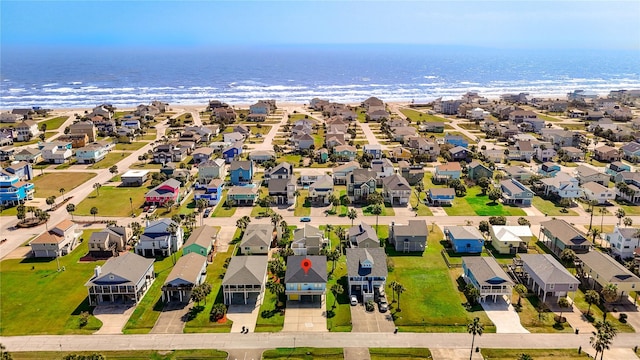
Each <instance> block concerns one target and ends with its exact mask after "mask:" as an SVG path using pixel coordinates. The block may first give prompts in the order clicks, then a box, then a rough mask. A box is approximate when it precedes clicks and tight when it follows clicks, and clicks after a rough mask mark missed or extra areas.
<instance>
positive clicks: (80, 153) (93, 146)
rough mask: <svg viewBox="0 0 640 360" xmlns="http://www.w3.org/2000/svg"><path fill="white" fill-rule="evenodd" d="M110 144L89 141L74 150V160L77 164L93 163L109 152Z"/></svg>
mask: <svg viewBox="0 0 640 360" xmlns="http://www.w3.org/2000/svg"><path fill="white" fill-rule="evenodd" d="M110 149H111V147H110V146H105V144H102V143H97V142H94V143H90V144H88V145H87V146H84V147H81V148H79V149H77V150H76V161H77V162H78V163H79V164H95V163H97V162H98V161H100V160H102V159H104V158H105V157H106V156H107V154H109V150H110Z"/></svg>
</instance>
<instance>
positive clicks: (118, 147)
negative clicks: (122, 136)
mask: <svg viewBox="0 0 640 360" xmlns="http://www.w3.org/2000/svg"><path fill="white" fill-rule="evenodd" d="M147 144H148V143H147V142H144V141H134V142H132V143H130V144H126V143H118V144H116V150H129V151H133V150H138V149H140V148H142V147H143V146H145V145H147Z"/></svg>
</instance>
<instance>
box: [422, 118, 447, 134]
mask: <svg viewBox="0 0 640 360" xmlns="http://www.w3.org/2000/svg"><path fill="white" fill-rule="evenodd" d="M419 130H420V131H426V132H430V133H443V132H444V122H442V121H434V122H431V121H427V122H424V123H422V124H420V126H419Z"/></svg>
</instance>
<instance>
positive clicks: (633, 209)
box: [594, 202, 640, 217]
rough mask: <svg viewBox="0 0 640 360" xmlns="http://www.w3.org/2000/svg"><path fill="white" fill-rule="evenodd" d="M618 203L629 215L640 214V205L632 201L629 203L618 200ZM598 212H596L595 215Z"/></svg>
mask: <svg viewBox="0 0 640 360" xmlns="http://www.w3.org/2000/svg"><path fill="white" fill-rule="evenodd" d="M616 204H617V205H618V206H619V207H620V208H622V209H624V212H625V213H626V214H627V216H630V215H640V206H637V205H633V204H631V203H627V202H616ZM595 215H596V214H594V217H595Z"/></svg>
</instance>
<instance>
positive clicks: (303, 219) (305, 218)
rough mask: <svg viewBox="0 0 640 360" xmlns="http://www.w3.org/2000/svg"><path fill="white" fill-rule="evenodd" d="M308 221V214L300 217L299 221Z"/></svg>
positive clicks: (309, 219)
mask: <svg viewBox="0 0 640 360" xmlns="http://www.w3.org/2000/svg"><path fill="white" fill-rule="evenodd" d="M310 221H311V218H310V217H308V216H303V217H301V218H300V222H310Z"/></svg>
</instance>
